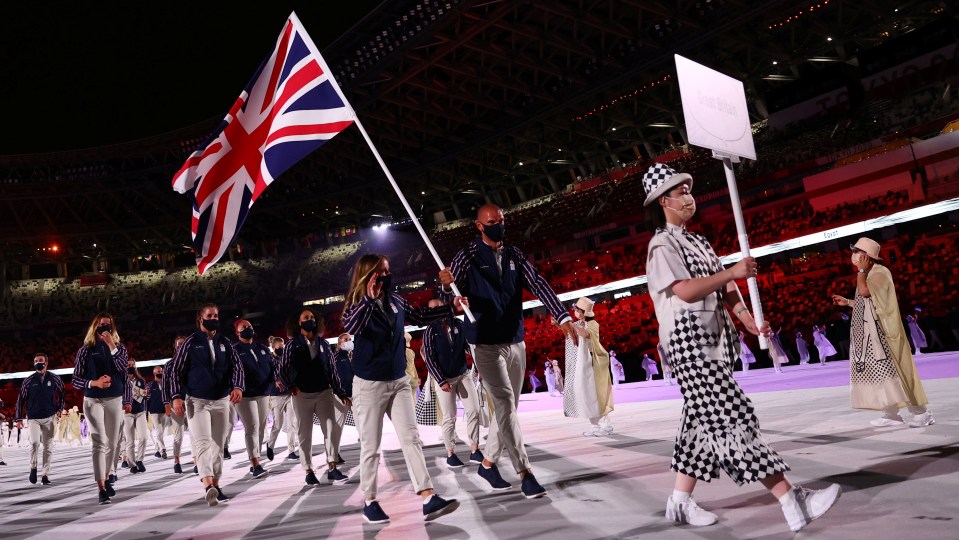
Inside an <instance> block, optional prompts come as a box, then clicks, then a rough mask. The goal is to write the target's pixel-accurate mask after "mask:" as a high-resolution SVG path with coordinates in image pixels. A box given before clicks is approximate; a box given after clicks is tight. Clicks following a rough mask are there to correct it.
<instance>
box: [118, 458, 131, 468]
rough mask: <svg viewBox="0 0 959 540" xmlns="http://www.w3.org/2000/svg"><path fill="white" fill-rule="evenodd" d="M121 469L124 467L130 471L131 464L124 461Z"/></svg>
mask: <svg viewBox="0 0 959 540" xmlns="http://www.w3.org/2000/svg"><path fill="white" fill-rule="evenodd" d="M120 467H123V468H124V469H129V468H130V464H129V463H127V460H125V459H124V460H123V463H121V464H120Z"/></svg>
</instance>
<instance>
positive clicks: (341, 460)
mask: <svg viewBox="0 0 959 540" xmlns="http://www.w3.org/2000/svg"><path fill="white" fill-rule="evenodd" d="M344 463H346V460H345V459H343V456H340V455H337V456H336V464H337V465H343V464H344Z"/></svg>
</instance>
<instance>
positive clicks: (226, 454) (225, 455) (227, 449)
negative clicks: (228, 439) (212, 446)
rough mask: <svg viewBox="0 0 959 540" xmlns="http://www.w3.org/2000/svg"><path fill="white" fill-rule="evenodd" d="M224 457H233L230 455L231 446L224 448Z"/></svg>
mask: <svg viewBox="0 0 959 540" xmlns="http://www.w3.org/2000/svg"><path fill="white" fill-rule="evenodd" d="M223 459H233V456H232V455H230V449H229V448H224V449H223Z"/></svg>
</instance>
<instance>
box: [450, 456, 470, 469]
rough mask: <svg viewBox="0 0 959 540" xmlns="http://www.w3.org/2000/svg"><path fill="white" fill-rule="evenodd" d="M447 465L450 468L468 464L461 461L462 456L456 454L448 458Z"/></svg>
mask: <svg viewBox="0 0 959 540" xmlns="http://www.w3.org/2000/svg"><path fill="white" fill-rule="evenodd" d="M446 466H447V467H449V468H450V469H459V468H460V467H465V466H466V465H465V464H464V463H463V462H462V461H460V458H458V457H456V454H453V455H452V456H450V457H448V458H446Z"/></svg>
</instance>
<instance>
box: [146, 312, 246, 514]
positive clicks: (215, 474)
mask: <svg viewBox="0 0 959 540" xmlns="http://www.w3.org/2000/svg"><path fill="white" fill-rule="evenodd" d="M196 323H197V329H196V330H195V331H194V332H193V333H192V334H190V335H189V336H187V338H186V339H185V340H184V341H183V344H182V345H180V347H179V348H178V349H177V352H176V356H174V357H173V360H172V361H171V362H170V364H169V366H168V368H167V370H166V375H167V377H166V379H167V386H166V387H165V389H166V391H167V392H169V394H168V395H166V396H164V401H169V402H170V404H171V406H172V408H173V413H174V414H179V415H181V416H182V415H186V418H187V421H188V422H189V423H190V441H191V444H192V446H193V460H194V461H195V462H196V466H197V469H198V471H199V474H200V482H201V483H202V484H203V488H204V490H205V494H204V498H205V500H206V502H207V504H209V505H210V506H216V505H217V504H218V503H221V502H228V501H229V500H230V498H229V497H228V496H227V495H226V494H225V493H223V490H222V489H220V476H221V475H222V474H223V445H224V443H225V441H226V433H227V430H229V429H233V426H232V425H230V405H231V404H235V403H238V402H239V401H240V399H241V398H242V397H243V389H244V382H243V380H244V379H243V362H241V361H240V358H239V357H238V356H237V354H236V350H235V349H234V348H233V344H232V343H230V340H229V339H227V338H226V337H225V336H224V335H223V334H221V333H220V332H219V329H220V310H219V308H217V306H216V304H204V305H202V306H200V309H199V310H197V314H196Z"/></svg>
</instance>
